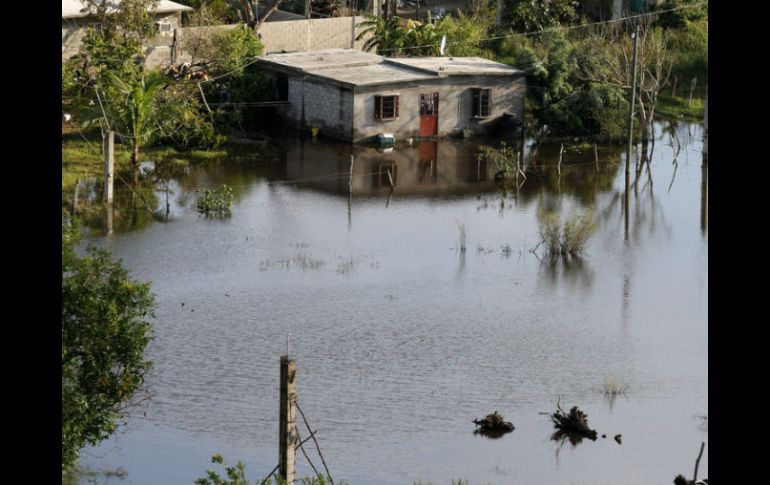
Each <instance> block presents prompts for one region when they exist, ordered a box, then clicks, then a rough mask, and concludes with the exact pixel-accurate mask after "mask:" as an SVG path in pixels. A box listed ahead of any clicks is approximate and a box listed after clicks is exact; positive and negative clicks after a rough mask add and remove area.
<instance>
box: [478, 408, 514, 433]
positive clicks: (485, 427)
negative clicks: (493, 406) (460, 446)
mask: <svg viewBox="0 0 770 485" xmlns="http://www.w3.org/2000/svg"><path fill="white" fill-rule="evenodd" d="M473 424H475V425H476V426H478V427H479V429H478V431H479V432H482V433H484V432H508V431H513V429H514V426H513V424H512V423H511V422H510V421H506V420H505V418H504V417H503V415H502V414H498V413H497V411H495V412H494V413H492V414H487V417H485V418H484V419H474V420H473Z"/></svg>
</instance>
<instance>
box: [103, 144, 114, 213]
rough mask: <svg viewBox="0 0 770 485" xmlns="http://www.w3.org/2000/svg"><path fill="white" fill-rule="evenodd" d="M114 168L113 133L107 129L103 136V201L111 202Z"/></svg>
mask: <svg viewBox="0 0 770 485" xmlns="http://www.w3.org/2000/svg"><path fill="white" fill-rule="evenodd" d="M114 170H115V134H114V133H113V132H112V131H108V132H107V134H106V136H105V137H104V201H105V202H106V203H107V204H112V194H113V191H112V189H113V182H114V181H113V175H114Z"/></svg>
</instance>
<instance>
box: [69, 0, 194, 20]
mask: <svg viewBox="0 0 770 485" xmlns="http://www.w3.org/2000/svg"><path fill="white" fill-rule="evenodd" d="M118 3H119V2H118V1H117V0H108V5H109V6H110V7H111V9H112V10H117V6H118ZM85 7H86V3H85V2H84V1H81V0H61V16H62V18H74V17H87V16H88V12H83V10H84V9H85ZM192 10H194V9H193V8H192V7H188V6H187V5H182V4H179V3H176V2H172V1H170V0H160V2H158V6H157V7H156V8H155V9H152V11H153V12H155V13H166V12H181V11H187V12H189V11H192Z"/></svg>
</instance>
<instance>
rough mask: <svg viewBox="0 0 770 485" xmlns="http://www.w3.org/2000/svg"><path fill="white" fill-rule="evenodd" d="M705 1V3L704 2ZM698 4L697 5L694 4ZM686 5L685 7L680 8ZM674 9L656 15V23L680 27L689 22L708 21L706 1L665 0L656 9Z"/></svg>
mask: <svg viewBox="0 0 770 485" xmlns="http://www.w3.org/2000/svg"><path fill="white" fill-rule="evenodd" d="M704 3H705V4H704ZM697 4H700V5H699V6H694V5H697ZM681 7H687V8H681ZM672 9H678V10H674V11H672V12H663V13H661V14H659V15H658V18H657V24H658V25H659V26H661V27H665V28H674V29H681V28H683V27H686V26H687V24H689V23H690V22H697V21H701V20H706V21H708V2H703V0H665V1H664V2H662V3H660V4H659V5H658V6H657V9H656V10H672Z"/></svg>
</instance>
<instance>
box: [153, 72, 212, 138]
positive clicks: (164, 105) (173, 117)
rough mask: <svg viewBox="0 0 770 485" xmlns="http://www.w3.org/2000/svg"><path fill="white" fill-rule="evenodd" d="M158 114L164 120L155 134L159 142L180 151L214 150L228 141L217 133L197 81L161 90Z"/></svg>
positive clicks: (173, 85) (158, 99)
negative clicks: (206, 110) (206, 109)
mask: <svg viewBox="0 0 770 485" xmlns="http://www.w3.org/2000/svg"><path fill="white" fill-rule="evenodd" d="M157 103H158V111H159V114H158V117H159V119H161V120H165V121H164V122H163V124H161V125H160V126H159V128H158V131H157V133H156V136H155V139H156V141H157V142H158V143H160V144H164V145H170V146H173V147H174V148H176V149H177V150H193V149H212V148H217V147H219V146H220V145H221V144H222V143H224V142H225V141H226V137H224V136H222V135H219V134H217V132H216V129H215V127H214V124H213V123H212V121H211V118H210V117H208V116H206V115H205V114H204V109H205V108H204V106H203V102H202V101H201V97H200V93H199V91H198V88H197V86H196V85H195V84H191V83H175V84H172V85H169V86H167V87H166V88H164V89H162V90H161V91H160V92H158V97H157Z"/></svg>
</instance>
